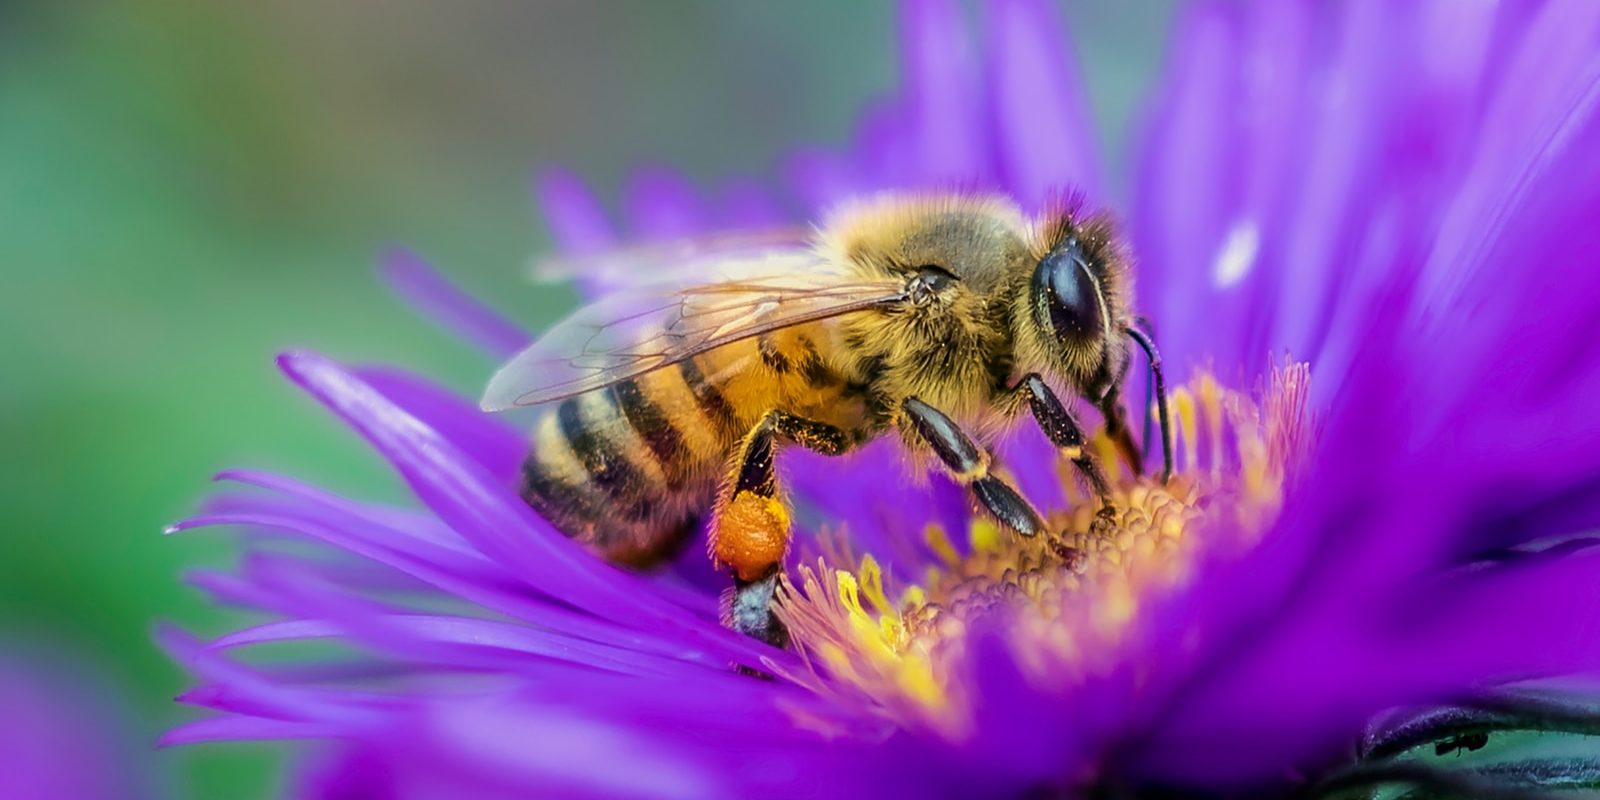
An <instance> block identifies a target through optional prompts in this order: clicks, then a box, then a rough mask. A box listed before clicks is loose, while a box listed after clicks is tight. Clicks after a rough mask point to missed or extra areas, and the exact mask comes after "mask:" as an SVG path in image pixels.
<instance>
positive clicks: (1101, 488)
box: [1013, 372, 1111, 506]
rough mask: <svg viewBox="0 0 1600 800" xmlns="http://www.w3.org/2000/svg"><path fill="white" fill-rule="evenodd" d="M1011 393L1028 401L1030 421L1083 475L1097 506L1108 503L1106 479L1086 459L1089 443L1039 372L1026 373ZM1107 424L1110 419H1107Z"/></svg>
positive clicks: (1087, 457)
mask: <svg viewBox="0 0 1600 800" xmlns="http://www.w3.org/2000/svg"><path fill="white" fill-rule="evenodd" d="M1013 391H1017V392H1021V393H1023V394H1024V395H1026V396H1027V398H1028V407H1029V408H1030V409H1032V411H1033V418H1034V419H1036V420H1038V421H1039V428H1040V429H1041V430H1043V431H1044V435H1045V436H1046V437H1048V438H1049V439H1050V443H1051V444H1053V445H1055V446H1056V447H1057V448H1059V449H1060V450H1061V452H1062V453H1063V454H1065V455H1066V456H1067V457H1068V458H1070V459H1072V463H1073V465H1075V466H1076V467H1077V468H1078V471H1079V472H1081V473H1083V477H1084V479H1085V480H1087V481H1088V482H1089V486H1090V488H1092V489H1094V493H1095V495H1096V496H1098V497H1099V498H1100V505H1101V506H1106V505H1109V504H1110V500H1109V499H1108V498H1109V496H1110V494H1111V489H1110V487H1109V486H1108V485H1107V484H1106V476H1105V473H1104V472H1103V471H1101V469H1100V465H1099V464H1098V463H1096V462H1095V460H1094V459H1093V458H1092V457H1090V456H1089V451H1088V440H1087V438H1086V437H1085V436H1084V435H1083V428H1082V427H1081V426H1079V425H1078V421H1077V420H1076V419H1074V418H1073V416H1072V412H1071V411H1068V410H1067V407H1066V406H1064V405H1062V404H1061V399H1060V398H1058V397H1056V393H1055V392H1053V391H1051V389H1050V386H1049V385H1048V384H1046V383H1045V382H1044V379H1043V378H1041V377H1039V373H1037V372H1034V373H1029V374H1028V375H1027V376H1025V377H1023V379H1022V381H1021V382H1020V383H1018V384H1017V386H1016V388H1015V389H1014V390H1013ZM1108 424H1109V420H1108Z"/></svg>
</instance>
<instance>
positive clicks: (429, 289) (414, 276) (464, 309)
mask: <svg viewBox="0 0 1600 800" xmlns="http://www.w3.org/2000/svg"><path fill="white" fill-rule="evenodd" d="M382 271H383V277H384V280H385V281H386V282H388V284H389V286H390V287H392V288H393V289H394V290H395V292H397V293H398V294H399V295H400V296H401V297H402V298H404V299H405V300H406V302H408V303H410V304H411V305H413V306H415V307H416V308H417V310H418V311H421V312H422V314H423V316H426V317H428V318H429V319H431V320H433V321H434V322H436V323H438V324H439V326H440V327H442V328H444V329H445V330H447V331H451V332H453V333H455V334H457V335H459V336H460V337H461V338H463V339H465V340H467V341H468V342H471V343H472V344H475V345H477V346H478V347H480V348H482V349H483V350H484V351H485V352H486V353H488V354H489V355H491V356H493V357H494V358H496V359H506V358H510V357H511V356H513V355H515V354H516V353H517V352H518V351H520V350H521V349H522V348H524V347H526V346H527V344H528V342H530V341H532V337H530V336H529V335H528V332H527V331H525V330H523V329H522V328H521V327H519V326H517V325H516V323H513V322H511V321H510V320H508V319H506V318H505V317H502V316H500V314H499V313H497V312H495V311H492V310H490V309H489V308H488V307H487V306H485V305H483V304H482V303H480V302H478V301H477V299H475V298H473V297H472V296H471V295H468V294H467V293H465V292H463V291H461V290H460V289H457V288H456V287H454V286H452V285H450V283H449V282H448V281H446V280H445V279H444V278H443V277H442V276H440V275H439V273H438V272H436V271H435V270H434V269H433V268H432V267H431V266H429V265H428V263H427V262H426V261H423V260H422V257H421V256H419V255H417V254H416V253H413V252H412V251H410V250H406V249H404V248H398V247H397V248H394V249H391V250H390V251H389V252H387V253H386V254H384V256H383V261H382Z"/></svg>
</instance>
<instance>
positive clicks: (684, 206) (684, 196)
mask: <svg viewBox="0 0 1600 800" xmlns="http://www.w3.org/2000/svg"><path fill="white" fill-rule="evenodd" d="M623 208H624V210H625V212H626V213H625V218H626V219H627V223H628V227H629V230H630V231H631V232H632V233H633V235H634V238H636V239H638V240H643V241H651V240H671V239H687V238H689V237H692V236H694V235H696V234H699V233H704V232H706V230H707V229H709V228H710V227H711V220H712V215H711V212H710V210H709V209H708V208H707V206H706V201H705V199H704V198H703V197H702V196H701V194H700V191H699V190H698V189H696V188H695V186H694V184H693V183H690V182H689V179H688V178H686V177H684V176H683V175H682V174H681V173H679V172H677V171H676V170H671V169H668V168H666V167H648V168H645V169H642V170H639V171H638V172H637V173H635V174H634V175H633V177H632V178H630V179H629V180H628V185H627V188H626V189H625V190H624V192H623Z"/></svg>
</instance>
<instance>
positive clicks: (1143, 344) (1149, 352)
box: [1125, 327, 1172, 483]
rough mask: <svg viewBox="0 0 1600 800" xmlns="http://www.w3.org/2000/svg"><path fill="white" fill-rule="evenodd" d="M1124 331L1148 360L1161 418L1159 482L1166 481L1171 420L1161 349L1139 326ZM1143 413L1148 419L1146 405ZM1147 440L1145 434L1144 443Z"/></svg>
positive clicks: (1170, 468)
mask: <svg viewBox="0 0 1600 800" xmlns="http://www.w3.org/2000/svg"><path fill="white" fill-rule="evenodd" d="M1125 332H1126V333H1127V334H1128V338H1130V339H1132V340H1133V342H1134V344H1137V345H1139V349H1141V350H1143V351H1144V354H1145V357H1146V358H1147V359H1149V361H1150V385H1151V387H1152V389H1153V390H1154V391H1153V393H1154V395H1155V399H1156V416H1158V417H1160V418H1161V482H1162V483H1166V482H1167V481H1169V480H1171V479H1172V421H1171V419H1170V418H1169V416H1168V414H1167V377H1166V374H1165V373H1164V372H1163V371H1162V369H1161V351H1160V350H1157V349H1156V343H1155V340H1154V339H1152V338H1150V335H1149V334H1148V333H1145V332H1144V331H1142V330H1140V329H1139V328H1137V327H1130V328H1126V329H1125ZM1144 413H1145V418H1146V420H1148V419H1149V415H1150V409H1149V408H1148V407H1147V408H1146V409H1145V412H1144ZM1146 430H1148V426H1147V427H1146ZM1149 441H1150V440H1149V437H1148V435H1147V436H1146V438H1145V443H1146V444H1149Z"/></svg>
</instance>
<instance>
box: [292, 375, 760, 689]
mask: <svg viewBox="0 0 1600 800" xmlns="http://www.w3.org/2000/svg"><path fill="white" fill-rule="evenodd" d="M279 363H280V364H281V366H282V368H283V370H284V371H285V373H286V374H288V375H289V376H290V378H292V379H293V380H294V381H295V382H296V383H298V384H300V385H301V386H302V387H304V388H305V389H306V390H307V391H308V392H310V393H311V394H312V395H313V396H315V397H316V398H317V399H318V400H320V401H322V402H323V403H324V404H325V405H327V406H328V408H330V409H331V410H333V411H334V412H335V413H337V414H338V415H339V416H340V417H342V418H343V419H344V420H345V421H346V422H347V423H349V424H350V425H351V426H352V427H354V428H355V429H356V430H357V431H359V432H360V433H361V434H362V435H363V436H364V437H366V438H367V439H368V440H369V441H370V442H372V444H373V445H374V446H375V447H377V449H378V450H379V451H381V452H382V453H383V454H384V455H385V456H386V457H387V458H389V460H390V461H391V462H392V463H393V464H394V466H395V468H396V469H397V470H398V471H399V472H400V474H401V475H402V476H403V477H404V478H405V479H406V482H407V483H409V484H410V485H411V487H412V489H413V491H415V492H416V494H417V496H418V498H419V499H421V500H422V502H423V503H424V504H426V505H427V506H428V507H429V508H430V509H432V510H433V511H434V513H435V514H437V515H438V516H439V518H440V519H441V520H443V521H444V522H445V523H446V524H447V525H449V526H450V527H452V528H454V529H455V530H456V532H457V533H459V534H461V535H462V536H463V537H465V538H466V539H468V540H469V541H471V542H473V543H474V544H475V545H476V546H477V547H478V548H479V549H480V550H482V551H483V552H484V553H486V554H488V555H489V556H490V557H491V558H494V559H495V560H497V561H499V562H500V563H502V564H504V565H505V567H506V568H507V569H510V570H513V571H515V572H516V573H517V574H518V575H519V576H521V577H523V579H524V580H527V581H528V582H529V583H530V584H532V585H534V586H536V587H538V588H539V589H540V590H541V591H543V592H545V593H546V594H547V595H549V596H552V597H561V598H563V599H565V600H566V601H568V602H570V603H573V604H574V605H577V606H579V607H582V608H585V609H587V610H589V611H591V612H593V613H595V614H597V615H599V616H602V617H606V618H609V619H612V620H614V621H616V622H618V623H621V624H633V625H646V626H648V625H660V624H665V625H668V626H670V627H673V628H678V629H679V630H680V631H681V633H682V634H683V635H684V636H685V637H686V638H688V639H690V640H693V641H696V642H697V643H699V644H700V645H701V646H704V647H707V648H709V649H710V650H712V651H714V652H719V653H723V654H725V655H726V656H727V657H728V658H732V659H737V660H741V661H742V662H744V663H748V664H750V665H752V666H755V665H758V664H759V661H757V660H755V659H758V658H760V657H762V656H767V657H773V656H776V655H778V651H775V650H773V649H771V648H769V647H765V646H762V645H760V644H759V643H757V642H755V641H754V640H751V639H748V638H747V637H743V636H740V635H738V634H735V633H733V632H731V631H728V630H725V629H722V628H720V627H718V626H716V625H715V624H714V623H712V624H707V623H706V622H705V621H704V620H702V619H699V618H697V617H694V616H692V615H690V613H689V612H687V611H685V610H684V609H682V608H680V607H678V606H677V605H675V604H673V603H671V602H670V601H668V600H667V599H666V598H665V597H663V596H661V595H660V594H659V593H658V591H657V590H656V589H655V587H653V586H651V585H650V584H648V583H647V582H645V581H643V580H641V579H639V578H638V577H636V576H633V575H630V574H628V573H626V572H623V571H622V570H620V569H619V568H617V567H614V566H611V565H609V564H606V563H605V562H602V561H600V560H599V559H596V558H595V557H594V556H593V555H591V554H589V553H587V552H585V551H584V550H583V549H582V548H581V547H580V546H578V545H577V544H576V543H574V542H572V541H571V540H569V539H567V538H566V537H565V536H562V535H561V534H560V533H559V532H557V531H555V530H554V529H553V528H551V527H550V525H549V523H547V522H545V521H544V520H542V519H539V518H538V517H537V516H535V515H534V513H533V512H532V510H530V509H529V508H528V507H527V505H526V504H525V503H523V502H522V500H521V499H520V498H518V497H516V496H515V495H514V494H513V493H511V492H510V491H508V490H507V489H505V488H504V487H501V486H498V485H496V484H495V483H494V482H493V481H492V480H491V479H490V478H489V476H488V475H487V474H485V473H484V472H483V471H482V469H481V468H480V467H478V466H477V465H476V464H473V463H472V462H471V461H470V460H468V459H466V458H464V457H463V456H461V455H460V454H459V452H457V451H456V449H455V448H454V447H453V446H452V445H451V444H450V443H449V442H446V441H444V440H443V439H442V438H441V437H440V436H439V435H438V434H437V433H436V432H434V431H433V430H431V429H429V428H427V427H426V426H424V425H422V424H421V423H420V422H418V421H417V419H416V418H415V417H412V416H410V415H408V414H406V413H405V412H404V411H402V410H400V409H399V408H398V407H396V406H394V405H393V404H392V403H390V402H389V401H388V400H386V399H385V398H384V397H383V396H382V395H381V394H379V393H378V392H376V391H375V390H373V389H372V388H371V387H369V386H367V385H366V384H364V383H362V382H361V381H360V380H359V379H357V378H356V377H355V376H353V375H351V374H350V373H348V372H346V371H345V370H343V369H342V368H340V367H339V366H338V365H336V364H334V363H333V362H331V361H329V360H327V359H325V358H323V357H321V356H317V355H313V354H310V353H291V354H286V355H284V356H283V357H281V358H280V362H279Z"/></svg>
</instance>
